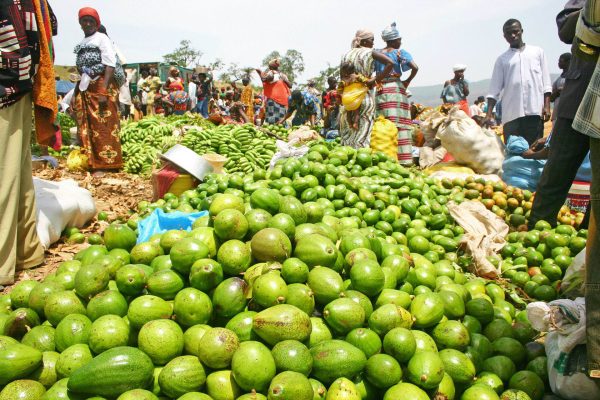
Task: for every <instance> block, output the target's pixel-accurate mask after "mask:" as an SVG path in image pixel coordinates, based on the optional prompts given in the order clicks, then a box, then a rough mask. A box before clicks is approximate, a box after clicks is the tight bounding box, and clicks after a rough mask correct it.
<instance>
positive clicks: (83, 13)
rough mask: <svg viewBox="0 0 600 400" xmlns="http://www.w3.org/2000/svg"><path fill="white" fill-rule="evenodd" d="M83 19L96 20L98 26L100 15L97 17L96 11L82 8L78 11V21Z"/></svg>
mask: <svg viewBox="0 0 600 400" xmlns="http://www.w3.org/2000/svg"><path fill="white" fill-rule="evenodd" d="M83 17H92V18H94V19H95V20H96V24H97V25H98V26H100V15H98V11H96V10H95V9H94V8H92V7H83V8H82V9H81V10H79V19H81V18H83Z"/></svg>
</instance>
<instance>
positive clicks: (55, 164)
mask: <svg viewBox="0 0 600 400" xmlns="http://www.w3.org/2000/svg"><path fill="white" fill-rule="evenodd" d="M40 160H44V161H47V162H48V163H50V165H51V166H52V168H56V167H58V160H57V159H56V158H54V157H52V156H41V157H38V156H31V161H40ZM588 163H589V156H588Z"/></svg>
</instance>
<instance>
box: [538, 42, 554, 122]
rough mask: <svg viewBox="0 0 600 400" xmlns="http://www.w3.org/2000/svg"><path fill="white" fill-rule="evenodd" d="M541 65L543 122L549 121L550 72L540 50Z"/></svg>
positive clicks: (543, 54) (550, 114)
mask: <svg viewBox="0 0 600 400" xmlns="http://www.w3.org/2000/svg"><path fill="white" fill-rule="evenodd" d="M540 57H541V60H540V62H541V64H542V85H543V88H544V109H543V110H542V119H543V120H544V122H547V121H550V117H552V112H551V111H550V96H551V95H552V80H551V78H550V71H549V70H548V63H547V62H546V54H545V53H544V51H543V50H542V54H541V55H540Z"/></svg>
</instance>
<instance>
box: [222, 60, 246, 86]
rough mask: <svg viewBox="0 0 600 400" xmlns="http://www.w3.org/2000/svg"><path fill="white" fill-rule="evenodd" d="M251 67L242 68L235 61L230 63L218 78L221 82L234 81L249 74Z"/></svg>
mask: <svg viewBox="0 0 600 400" xmlns="http://www.w3.org/2000/svg"><path fill="white" fill-rule="evenodd" d="M251 72H252V68H242V67H240V66H239V65H238V64H237V63H230V64H229V65H228V66H227V69H225V70H224V71H223V72H222V73H221V74H220V75H219V80H220V81H223V82H235V81H239V80H241V79H242V78H243V77H245V76H248V75H250V73H251Z"/></svg>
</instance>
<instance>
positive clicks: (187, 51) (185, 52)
mask: <svg viewBox="0 0 600 400" xmlns="http://www.w3.org/2000/svg"><path fill="white" fill-rule="evenodd" d="M201 57H202V52H201V51H200V50H197V49H195V48H193V47H192V42H191V41H190V40H182V41H181V42H179V47H177V48H176V49H175V50H173V51H172V52H171V53H168V54H165V55H164V56H163V59H164V60H165V62H167V63H170V64H177V65H179V66H180V67H188V68H192V67H195V66H196V65H198V62H199V61H200V58H201Z"/></svg>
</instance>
